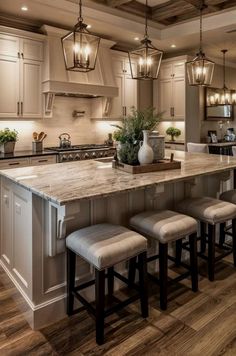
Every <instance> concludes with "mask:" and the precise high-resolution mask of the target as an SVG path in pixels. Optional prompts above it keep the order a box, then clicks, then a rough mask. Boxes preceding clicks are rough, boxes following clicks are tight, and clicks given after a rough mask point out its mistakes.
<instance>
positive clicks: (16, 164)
mask: <svg viewBox="0 0 236 356" xmlns="http://www.w3.org/2000/svg"><path fill="white" fill-rule="evenodd" d="M19 164H20V162H14V163H8V165H9V166H18V165H19Z"/></svg>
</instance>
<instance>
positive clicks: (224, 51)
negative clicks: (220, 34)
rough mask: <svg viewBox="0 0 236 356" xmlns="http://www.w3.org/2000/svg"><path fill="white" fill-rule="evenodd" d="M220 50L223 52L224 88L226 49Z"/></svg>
mask: <svg viewBox="0 0 236 356" xmlns="http://www.w3.org/2000/svg"><path fill="white" fill-rule="evenodd" d="M222 52H223V83H224V89H226V85H225V54H226V52H227V50H226V49H223V50H222Z"/></svg>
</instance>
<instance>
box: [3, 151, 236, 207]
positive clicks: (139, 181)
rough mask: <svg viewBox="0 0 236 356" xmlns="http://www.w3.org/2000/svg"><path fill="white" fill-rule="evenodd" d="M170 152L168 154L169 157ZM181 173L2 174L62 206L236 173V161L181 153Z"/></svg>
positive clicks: (99, 168)
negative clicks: (168, 184) (232, 171)
mask: <svg viewBox="0 0 236 356" xmlns="http://www.w3.org/2000/svg"><path fill="white" fill-rule="evenodd" d="M168 154H169V152H168V151H167V152H166V156H167V157H168ZM175 159H179V160H181V161H182V167H181V169H175V170H168V171H161V172H152V173H145V174H138V175H132V174H128V173H124V172H122V171H119V170H116V169H113V168H112V167H111V162H107V161H106V160H104V162H100V161H96V160H89V161H81V162H71V163H63V164H62V163H58V164H52V165H47V166H46V165H45V166H36V167H25V168H16V169H10V170H2V171H0V174H1V175H2V176H4V177H6V178H8V179H10V180H12V181H14V182H16V183H17V184H18V185H20V186H22V187H24V188H26V189H28V190H30V191H31V192H33V193H35V194H37V195H39V196H41V197H42V198H44V199H47V200H49V201H51V202H53V203H55V204H58V205H65V204H67V203H70V202H75V201H80V200H85V199H94V198H99V197H105V196H110V195H114V194H118V193H121V192H128V191H132V190H136V189H142V188H145V187H151V186H155V185H158V184H163V183H168V182H177V181H181V180H185V179H189V178H193V177H196V176H201V175H209V174H214V173H217V172H223V171H225V170H230V169H236V157H229V156H220V155H209V154H204V153H187V152H178V153H176V154H175Z"/></svg>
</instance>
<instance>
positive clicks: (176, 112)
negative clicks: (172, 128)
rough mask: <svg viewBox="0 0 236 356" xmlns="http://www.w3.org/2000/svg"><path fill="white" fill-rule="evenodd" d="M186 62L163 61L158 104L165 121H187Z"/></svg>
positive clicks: (156, 100) (155, 100)
mask: <svg viewBox="0 0 236 356" xmlns="http://www.w3.org/2000/svg"><path fill="white" fill-rule="evenodd" d="M185 62H186V60H182V59H181V60H177V59H175V60H166V61H163V63H162V65H161V70H160V80H159V85H158V94H157V93H156V92H155V90H154V93H155V95H158V98H155V97H154V103H156V102H157V105H155V106H157V107H158V109H159V111H161V112H163V119H164V120H185V116H186V114H185V112H186V105H185V102H186V99H185V98H186V83H185Z"/></svg>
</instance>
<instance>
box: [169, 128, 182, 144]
mask: <svg viewBox="0 0 236 356" xmlns="http://www.w3.org/2000/svg"><path fill="white" fill-rule="evenodd" d="M166 134H167V135H169V136H171V141H174V140H175V137H178V136H180V135H181V130H180V129H177V128H176V127H173V126H170V127H168V129H167V130H166Z"/></svg>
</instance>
